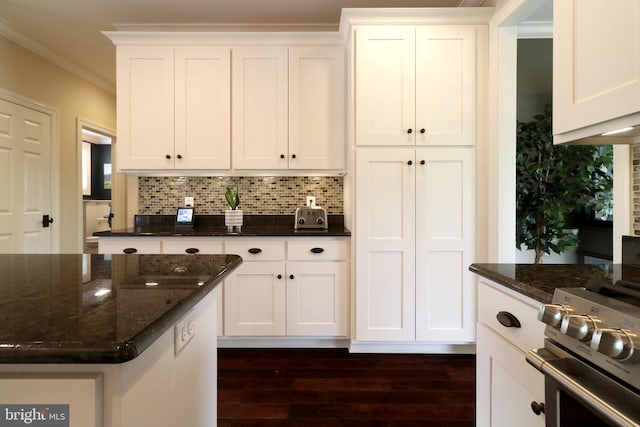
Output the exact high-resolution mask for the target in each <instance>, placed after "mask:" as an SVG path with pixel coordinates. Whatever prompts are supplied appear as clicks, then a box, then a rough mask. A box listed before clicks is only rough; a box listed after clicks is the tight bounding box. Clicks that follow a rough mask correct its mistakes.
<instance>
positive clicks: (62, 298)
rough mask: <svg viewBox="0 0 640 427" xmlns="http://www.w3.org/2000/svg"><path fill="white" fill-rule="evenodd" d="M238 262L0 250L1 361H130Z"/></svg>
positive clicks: (233, 258) (214, 258) (221, 258)
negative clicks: (0, 253)
mask: <svg viewBox="0 0 640 427" xmlns="http://www.w3.org/2000/svg"><path fill="white" fill-rule="evenodd" d="M241 262H242V259H241V258H240V257H239V256H237V255H87V254H85V255H79V254H78V255H76V254H73V255H72V254H67V255H23V254H7V255H0V278H1V279H0V363H122V362H126V361H128V360H131V359H133V358H135V357H137V356H138V355H139V354H140V353H141V352H142V351H144V350H145V349H146V348H147V347H148V346H149V345H150V344H152V343H153V342H154V341H155V340H156V339H157V338H158V337H159V336H160V335H162V334H163V333H164V332H165V331H167V330H168V329H169V328H170V327H171V326H172V325H173V324H174V323H175V322H176V321H177V320H179V319H180V318H181V317H182V316H183V315H184V314H186V313H187V312H188V311H189V310H190V309H191V308H192V307H194V306H195V305H196V304H197V303H198V302H199V301H200V300H201V299H202V298H204V296H205V295H207V294H208V293H209V292H211V291H212V290H213V289H215V287H216V286H217V285H218V284H219V283H220V282H221V281H222V279H223V278H224V277H225V276H226V275H227V274H228V273H229V272H231V271H232V270H233V269H235V268H236V267H237V266H238V265H240V263H241ZM146 283H157V285H155V286H148V285H146Z"/></svg>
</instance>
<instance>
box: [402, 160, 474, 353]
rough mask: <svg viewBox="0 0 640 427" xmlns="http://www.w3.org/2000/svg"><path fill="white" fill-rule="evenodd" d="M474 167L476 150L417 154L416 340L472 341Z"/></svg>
mask: <svg viewBox="0 0 640 427" xmlns="http://www.w3.org/2000/svg"><path fill="white" fill-rule="evenodd" d="M422 161H424V164H421V163H422ZM474 161H475V156H474V148H421V149H416V163H417V166H416V198H415V206H416V324H417V326H416V338H417V339H418V340H447V341H473V340H474V323H475V293H474V286H473V280H474V278H473V274H472V273H471V272H469V271H468V269H467V267H468V266H469V265H470V264H471V263H472V262H473V259H474V249H475V238H474V218H475V180H474V178H475V163H474Z"/></svg>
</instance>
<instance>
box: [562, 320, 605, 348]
mask: <svg viewBox="0 0 640 427" xmlns="http://www.w3.org/2000/svg"><path fill="white" fill-rule="evenodd" d="M601 324H602V322H601V321H600V320H599V319H598V318H597V317H595V316H587V315H584V314H568V315H566V316H564V317H563V318H562V323H561V324H560V332H562V333H563V334H565V335H568V336H570V337H572V338H575V339H577V340H580V341H585V342H586V341H589V340H590V339H591V336H592V335H593V331H595V330H596V328H597V327H598V326H600V325H601Z"/></svg>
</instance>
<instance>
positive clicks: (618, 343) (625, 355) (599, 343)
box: [591, 328, 638, 360]
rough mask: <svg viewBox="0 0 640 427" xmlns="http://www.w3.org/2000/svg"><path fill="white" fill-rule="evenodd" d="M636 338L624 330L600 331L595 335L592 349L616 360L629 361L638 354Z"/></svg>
mask: <svg viewBox="0 0 640 427" xmlns="http://www.w3.org/2000/svg"><path fill="white" fill-rule="evenodd" d="M634 338H635V339H636V340H637V338H638V337H637V336H636V335H635V334H633V333H631V332H629V331H626V330H624V329H615V328H611V329H598V330H596V331H595V332H594V334H593V339H592V340H591V348H593V349H595V350H598V351H599V352H600V353H602V354H605V355H607V356H609V357H611V358H613V359H616V360H628V359H631V358H632V357H633V356H634V353H637V351H635V348H634V345H633V341H634Z"/></svg>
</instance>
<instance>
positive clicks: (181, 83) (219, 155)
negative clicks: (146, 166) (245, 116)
mask: <svg viewBox="0 0 640 427" xmlns="http://www.w3.org/2000/svg"><path fill="white" fill-rule="evenodd" d="M175 73H176V76H175V98H176V99H175V106H176V111H175V121H176V124H175V126H176V135H175V152H176V156H177V155H180V156H181V157H182V159H176V168H177V169H229V167H230V166H231V122H230V120H231V118H230V113H231V106H230V103H231V94H230V86H231V63H230V50H229V48H215V47H181V48H176V52H175Z"/></svg>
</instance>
